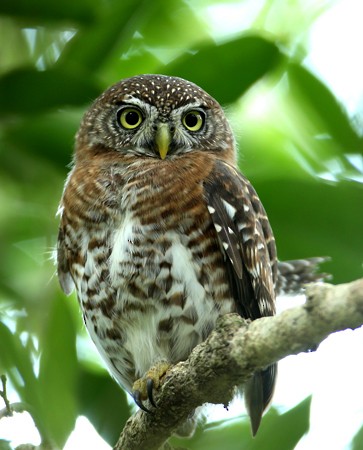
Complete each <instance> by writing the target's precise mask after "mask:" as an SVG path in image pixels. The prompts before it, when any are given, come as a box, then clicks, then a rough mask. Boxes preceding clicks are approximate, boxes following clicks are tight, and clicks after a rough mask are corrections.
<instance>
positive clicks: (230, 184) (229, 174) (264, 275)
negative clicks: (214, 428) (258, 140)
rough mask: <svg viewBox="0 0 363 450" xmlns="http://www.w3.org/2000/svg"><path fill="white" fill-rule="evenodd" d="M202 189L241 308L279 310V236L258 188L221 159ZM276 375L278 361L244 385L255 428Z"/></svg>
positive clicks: (247, 314)
mask: <svg viewBox="0 0 363 450" xmlns="http://www.w3.org/2000/svg"><path fill="white" fill-rule="evenodd" d="M204 193H205V198H206V201H207V206H208V210H209V213H210V215H211V218H212V221H213V224H214V227H215V229H216V232H217V235H218V238H219V242H220V246H221V249H222V252H223V253H224V255H225V261H226V270H227V273H228V277H229V284H230V288H231V292H232V295H233V298H234V300H235V303H236V309H237V312H238V313H239V314H240V315H241V316H242V317H244V318H246V319H252V320H254V319H258V318H259V317H263V316H271V315H273V314H275V291H274V282H275V280H276V276H277V257H276V247H275V240H274V237H273V233H272V230H271V227H270V225H269V221H268V219H267V216H266V212H265V210H264V208H263V206H262V204H261V201H260V199H259V198H258V196H257V194H256V191H255V190H254V188H253V187H252V185H251V184H250V183H249V181H248V180H247V179H246V178H245V177H243V175H241V174H240V173H239V172H238V171H237V170H236V169H235V168H233V167H232V166H230V165H229V164H227V163H225V162H223V161H220V160H217V161H216V163H215V166H214V169H213V171H212V172H211V173H210V175H209V177H208V179H207V180H206V181H205V183H204ZM275 378H276V365H275V364H274V365H272V366H269V367H267V368H266V369H263V370H260V371H258V372H256V373H255V374H254V375H253V376H252V378H251V379H250V380H249V381H248V382H247V383H246V385H245V386H244V396H245V402H246V406H247V410H248V412H249V415H250V418H251V424H252V432H253V434H256V432H257V429H258V427H259V424H260V421H261V417H262V413H263V411H264V410H265V408H266V407H267V405H268V404H269V403H270V401H271V398H272V394H273V389H274V384H275Z"/></svg>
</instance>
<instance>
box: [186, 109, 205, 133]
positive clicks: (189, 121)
mask: <svg viewBox="0 0 363 450" xmlns="http://www.w3.org/2000/svg"><path fill="white" fill-rule="evenodd" d="M203 124H204V114H203V113H202V112H201V111H197V110H195V111H194V110H192V111H189V112H187V113H186V114H185V116H184V117H183V125H184V126H185V128H186V129H187V130H189V131H198V130H200V129H201V128H202V126H203Z"/></svg>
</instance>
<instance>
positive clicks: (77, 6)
mask: <svg viewBox="0 0 363 450" xmlns="http://www.w3.org/2000/svg"><path fill="white" fill-rule="evenodd" d="M96 4H97V3H96V2H94V1H92V0H77V1H76V2H75V1H73V0H63V1H62V2H49V1H48V0H31V1H28V0H17V1H16V2H14V1H12V0H1V2H0V14H4V15H7V16H14V17H20V18H22V19H27V20H28V22H32V23H43V21H57V22H60V21H75V22H80V23H89V22H92V21H94V20H95V18H96V14H95V8H94V7H95V5H96Z"/></svg>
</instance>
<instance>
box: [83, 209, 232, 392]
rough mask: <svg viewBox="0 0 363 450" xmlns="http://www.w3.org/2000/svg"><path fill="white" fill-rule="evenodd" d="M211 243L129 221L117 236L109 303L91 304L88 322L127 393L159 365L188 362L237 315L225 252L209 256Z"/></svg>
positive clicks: (110, 269) (111, 260)
mask: <svg viewBox="0 0 363 450" xmlns="http://www.w3.org/2000/svg"><path fill="white" fill-rule="evenodd" d="M198 233H200V231H198ZM207 241H208V239H200V240H198V236H196V235H190V236H187V235H186V234H185V233H180V231H178V230H168V231H165V232H164V233H160V230H159V229H158V228H157V227H156V228H155V227H154V228H153V229H152V228H151V227H141V226H139V224H135V223H134V222H133V221H132V220H131V219H130V218H129V217H126V218H125V220H124V221H123V224H122V226H121V227H120V228H119V229H118V230H117V231H116V232H115V233H114V235H113V240H112V246H111V248H112V251H111V254H110V256H109V258H108V279H107V284H108V292H109V298H107V299H105V300H104V304H105V305H104V306H103V307H102V306H101V307H98V308H94V309H89V310H87V307H84V317H85V323H86V326H87V328H88V330H89V333H90V335H91V337H92V339H93V341H94V342H95V344H96V346H97V348H98V350H99V352H100V353H101V355H102V356H103V358H104V359H105V361H106V363H107V365H108V367H109V369H110V371H111V372H112V374H113V375H114V376H115V378H116V379H117V381H118V382H119V383H120V384H122V385H123V386H124V387H125V388H126V389H128V390H130V389H131V386H132V384H133V382H134V381H135V380H136V379H137V378H139V377H141V376H143V375H144V373H145V372H146V371H147V370H148V369H149V368H150V367H151V366H152V365H153V364H155V363H156V362H158V361H162V360H164V361H168V362H169V363H176V362H178V361H181V360H184V359H186V358H187V357H188V355H189V354H190V352H191V350H192V349H193V348H194V347H195V346H196V345H197V344H198V343H200V342H202V341H203V340H205V339H206V337H207V336H208V335H209V333H210V332H211V331H212V330H213V328H214V326H215V323H216V320H217V318H218V317H219V316H220V315H221V314H225V313H228V312H231V311H232V310H233V301H232V299H231V298H230V296H229V289H228V284H227V281H226V280H225V275H224V267H223V265H222V264H221V261H222V258H221V256H220V250H219V247H218V246H216V249H215V252H216V254H215V255H214V254H213V252H212V254H211V252H210V250H209V252H208V255H207V252H206V251H204V250H205V246H209V249H210V242H209V243H208V242H207ZM203 255H204V257H203ZM89 257H90V255H89V256H88V258H89ZM110 297H111V298H110ZM81 303H82V302H81Z"/></svg>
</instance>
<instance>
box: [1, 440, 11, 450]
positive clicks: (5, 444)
mask: <svg viewBox="0 0 363 450" xmlns="http://www.w3.org/2000/svg"><path fill="white" fill-rule="evenodd" d="M0 450H13V448H12V446H11V445H10V443H9V441H6V440H5V439H0Z"/></svg>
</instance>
